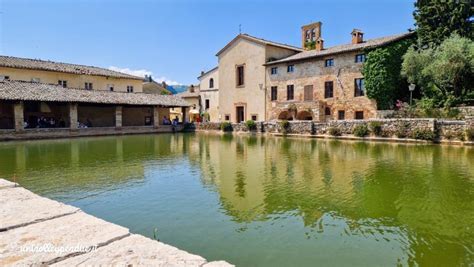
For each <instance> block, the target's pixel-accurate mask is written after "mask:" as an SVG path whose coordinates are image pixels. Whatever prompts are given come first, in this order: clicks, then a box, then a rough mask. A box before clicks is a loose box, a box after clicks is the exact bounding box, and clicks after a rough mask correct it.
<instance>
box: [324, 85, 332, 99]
mask: <svg viewBox="0 0 474 267" xmlns="http://www.w3.org/2000/svg"><path fill="white" fill-rule="evenodd" d="M331 97H334V83H333V81H329V82H325V83H324V98H331Z"/></svg>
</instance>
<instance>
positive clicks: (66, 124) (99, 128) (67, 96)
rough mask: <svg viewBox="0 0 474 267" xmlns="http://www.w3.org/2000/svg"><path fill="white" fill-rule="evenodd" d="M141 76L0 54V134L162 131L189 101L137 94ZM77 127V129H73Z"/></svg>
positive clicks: (84, 133)
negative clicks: (173, 112)
mask: <svg viewBox="0 0 474 267" xmlns="http://www.w3.org/2000/svg"><path fill="white" fill-rule="evenodd" d="M142 82H143V78H142V77H136V76H132V75H128V74H125V73H121V72H116V71H112V70H108V69H104V68H98V67H92V66H84V65H77V64H68V63H59V62H52V61H43V60H36V59H26V58H17V57H8V56H0V139H2V138H7V137H8V138H10V137H12V136H14V135H15V134H16V135H18V134H20V133H21V134H22V135H24V136H29V137H33V138H34V137H48V136H70V135H91V134H121V133H132V132H134V133H136V132H153V131H166V130H171V129H168V128H169V126H165V125H161V122H162V121H161V118H162V117H163V116H169V109H170V108H171V107H179V108H181V109H183V110H186V112H185V113H186V114H187V113H188V112H187V107H188V106H189V104H187V103H186V102H185V101H183V100H182V99H181V98H179V97H176V96H168V95H152V94H144V93H142ZM79 129H80V131H78V130H79Z"/></svg>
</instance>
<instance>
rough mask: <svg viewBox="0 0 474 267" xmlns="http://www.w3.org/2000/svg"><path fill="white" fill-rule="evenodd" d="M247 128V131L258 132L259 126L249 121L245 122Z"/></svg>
mask: <svg viewBox="0 0 474 267" xmlns="http://www.w3.org/2000/svg"><path fill="white" fill-rule="evenodd" d="M245 126H247V129H248V130H249V131H252V130H256V129H257V124H256V123H255V122H254V121H253V120H248V121H246V122H245Z"/></svg>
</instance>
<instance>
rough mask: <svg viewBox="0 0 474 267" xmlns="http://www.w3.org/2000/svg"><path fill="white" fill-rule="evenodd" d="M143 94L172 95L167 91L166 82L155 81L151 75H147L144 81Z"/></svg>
mask: <svg viewBox="0 0 474 267" xmlns="http://www.w3.org/2000/svg"><path fill="white" fill-rule="evenodd" d="M143 93H145V94H159V95H171V94H172V93H171V92H170V91H169V90H168V89H167V85H166V83H165V82H161V83H159V82H157V81H155V80H153V78H152V77H151V75H145V79H144V80H143Z"/></svg>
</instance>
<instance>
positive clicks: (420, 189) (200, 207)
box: [0, 134, 474, 266]
mask: <svg viewBox="0 0 474 267" xmlns="http://www.w3.org/2000/svg"><path fill="white" fill-rule="evenodd" d="M14 175H16V176H17V177H18V181H19V182H20V184H22V185H23V186H25V187H26V188H29V189H31V190H32V191H34V192H36V193H39V194H41V195H44V196H47V197H51V198H54V199H58V200H60V201H64V202H67V203H71V204H73V205H76V206H79V207H80V208H82V209H83V210H85V211H86V212H89V213H92V214H94V215H96V216H98V217H102V218H104V219H106V220H109V221H112V222H116V223H118V224H121V225H124V226H126V227H129V228H130V229H131V230H132V231H134V232H137V233H142V234H145V235H148V236H151V235H152V231H153V229H154V228H155V227H157V228H158V229H159V236H160V239H161V240H163V241H165V242H168V243H171V244H174V245H177V246H178V247H181V248H183V249H186V250H189V251H191V252H194V253H197V254H200V255H203V256H205V257H207V258H208V259H211V260H212V259H225V260H228V261H230V262H232V263H235V264H238V265H244V266H262V265H268V266H278V265H280V266H287V265H314V264H315V263H318V264H320V265H335V266H341V265H351V266H354V265H356V266H373V265H377V266H380V265H396V264H399V265H421V266H432V265H463V264H464V265H467V264H469V263H472V261H473V251H474V248H473V244H474V231H473V227H474V225H473V222H474V149H473V148H468V147H444V146H433V145H401V144H372V143H362V142H338V141H324V140H310V139H285V138H263V137H255V136H253V137H249V136H232V135H223V136H213V135H201V134H197V135H194V134H187V135H171V134H169V135H168V134H163V135H143V136H125V137H104V138H84V139H71V140H56V141H34V142H11V143H3V144H1V145H0V176H3V177H7V178H11V177H13V176H14Z"/></svg>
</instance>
